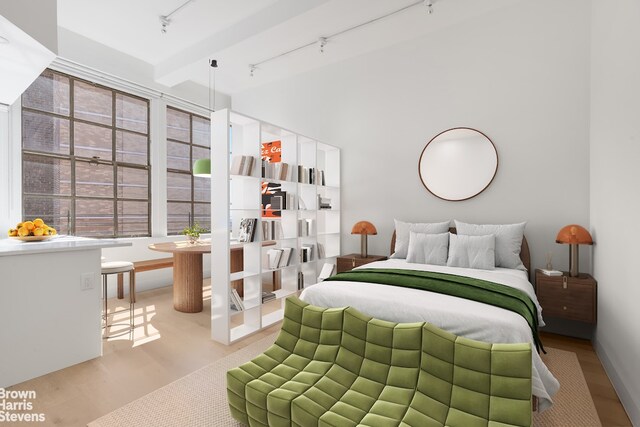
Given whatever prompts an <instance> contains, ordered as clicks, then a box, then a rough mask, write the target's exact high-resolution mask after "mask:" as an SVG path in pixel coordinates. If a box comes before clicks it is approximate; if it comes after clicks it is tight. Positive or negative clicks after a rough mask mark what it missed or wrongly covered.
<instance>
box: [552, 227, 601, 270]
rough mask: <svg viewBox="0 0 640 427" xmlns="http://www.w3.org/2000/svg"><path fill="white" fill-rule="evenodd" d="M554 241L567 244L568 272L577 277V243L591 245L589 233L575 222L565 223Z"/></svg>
mask: <svg viewBox="0 0 640 427" xmlns="http://www.w3.org/2000/svg"><path fill="white" fill-rule="evenodd" d="M556 243H563V244H567V245H569V273H570V274H571V277H578V274H579V273H578V245H593V239H592V238H591V234H589V232H588V231H587V229H586V228H584V227H581V226H579V225H577V224H570V225H566V226H564V227H562V229H561V230H560V231H559V232H558V235H557V236H556Z"/></svg>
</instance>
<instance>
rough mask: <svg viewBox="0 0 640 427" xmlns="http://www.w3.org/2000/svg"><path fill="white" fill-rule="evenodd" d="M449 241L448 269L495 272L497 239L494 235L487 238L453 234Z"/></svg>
mask: <svg viewBox="0 0 640 427" xmlns="http://www.w3.org/2000/svg"><path fill="white" fill-rule="evenodd" d="M449 239H450V240H449V258H448V259H447V266H448V267H464V268H477V269H479V270H493V269H494V268H495V261H496V254H495V244H496V237H495V236H494V235H493V234H489V235H485V236H465V235H456V234H451V235H450V236H449Z"/></svg>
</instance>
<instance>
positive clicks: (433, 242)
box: [407, 231, 449, 265]
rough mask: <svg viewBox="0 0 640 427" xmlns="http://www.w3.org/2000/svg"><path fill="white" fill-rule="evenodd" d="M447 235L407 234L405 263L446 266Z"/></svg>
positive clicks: (413, 232) (412, 232)
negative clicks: (407, 246)
mask: <svg viewBox="0 0 640 427" xmlns="http://www.w3.org/2000/svg"><path fill="white" fill-rule="evenodd" d="M448 251H449V233H440V234H425V233H416V232H415V231H411V232H410V233H409V250H408V251H407V262H414V263H418V264H431V265H447V253H448Z"/></svg>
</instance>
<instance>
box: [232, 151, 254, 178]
mask: <svg viewBox="0 0 640 427" xmlns="http://www.w3.org/2000/svg"><path fill="white" fill-rule="evenodd" d="M254 164H255V158H254V157H253V156H233V160H232V162H231V169H229V172H230V173H231V174H232V175H245V176H250V175H252V174H253V166H254Z"/></svg>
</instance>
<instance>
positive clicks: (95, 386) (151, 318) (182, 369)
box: [10, 281, 631, 427]
mask: <svg viewBox="0 0 640 427" xmlns="http://www.w3.org/2000/svg"><path fill="white" fill-rule="evenodd" d="M210 295H211V294H210V290H209V288H208V281H207V282H206V283H205V304H204V311H203V312H202V313H197V314H186V313H179V312H177V311H175V310H173V306H172V300H171V287H167V288H161V289H156V290H153V291H148V292H141V293H139V294H138V301H137V303H136V325H137V327H136V330H135V333H134V337H133V338H134V339H133V341H131V340H130V339H129V338H130V337H129V334H125V335H123V336H120V337H115V338H111V339H109V340H106V341H105V342H104V355H103V356H102V357H100V358H97V359H93V360H90V361H88V362H85V363H81V364H79V365H75V366H72V367H69V368H66V369H63V370H60V371H57V372H53V373H51V374H48V375H44V376H42V377H39V378H36V379H33V380H30V381H27V382H24V383H22V384H19V385H16V386H14V387H11V388H10V389H13V390H34V391H36V393H37V398H36V399H35V401H34V408H33V411H32V412H36V413H44V414H45V416H46V422H45V423H39V424H38V425H53V426H84V425H86V424H87V423H88V422H90V421H92V420H94V419H96V418H98V417H100V416H102V415H104V414H107V413H109V412H111V411H113V410H115V409H117V408H119V407H121V406H123V405H125V404H127V403H129V402H131V401H133V400H135V399H137V398H139V397H142V396H144V395H146V394H147V393H149V392H151V391H153V390H155V389H157V388H159V387H162V386H164V385H166V384H168V383H170V382H172V381H175V380H177V379H179V378H181V377H183V376H184V375H187V374H189V373H191V372H193V371H195V370H197V369H199V368H201V367H203V366H205V365H207V364H209V363H211V362H214V361H215V360H217V359H220V358H222V357H224V356H226V355H227V354H230V353H232V352H234V351H236V350H238V349H240V348H242V347H244V346H246V345H248V344H250V343H252V342H254V341H256V340H258V339H260V338H262V337H264V336H266V335H268V334H271V333H273V332H275V331H276V330H277V329H278V328H279V327H280V326H279V324H276V325H274V326H272V327H271V328H269V329H267V330H265V331H262V332H260V333H258V334H255V335H253V336H251V337H249V338H247V339H245V340H243V341H241V342H239V343H236V344H234V345H231V346H228V347H227V346H224V345H222V344H218V343H215V342H214V341H212V340H211V338H210V312H211V311H210V310H211V305H210V300H209V298H210ZM109 307H110V310H111V309H112V308H117V307H120V308H125V305H124V304H123V302H122V300H120V301H118V300H109ZM118 316H119V317H118V318H120V319H123V320H125V321H128V318H127V317H126V316H127V315H126V313H125V314H122V315H118ZM120 316H124V317H123V318H122V317H120ZM543 339H544V342H545V345H546V346H549V347H555V348H560V349H563V350H568V351H573V352H575V353H576V354H577V355H578V359H579V360H580V364H581V366H582V369H583V371H584V374H585V378H586V380H587V383H588V385H589V389H590V391H591V395H592V396H593V400H594V401H595V404H596V408H597V410H598V414H599V416H600V419H601V420H602V423H603V425H604V426H605V427H609V426H631V423H630V422H629V419H628V418H627V416H626V413H625V412H624V409H623V408H622V405H621V404H620V401H619V400H618V397H617V395H616V394H615V391H614V390H613V387H612V386H611V383H610V382H609V379H608V378H607V376H606V374H605V373H604V370H603V369H602V365H601V364H600V361H599V360H598V358H597V356H596V354H595V352H594V351H593V348H592V347H591V344H590V343H589V342H588V341H584V340H577V339H572V338H566V337H561V336H558V335H552V334H544V335H543ZM25 425H26V424H25ZM29 425H33V424H29Z"/></svg>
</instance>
